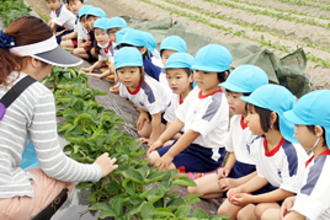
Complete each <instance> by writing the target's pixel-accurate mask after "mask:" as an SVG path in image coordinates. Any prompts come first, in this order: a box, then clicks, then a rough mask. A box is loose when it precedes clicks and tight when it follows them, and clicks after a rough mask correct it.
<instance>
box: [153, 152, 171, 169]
mask: <svg viewBox="0 0 330 220" xmlns="http://www.w3.org/2000/svg"><path fill="white" fill-rule="evenodd" d="M173 159H174V157H172V156H171V155H170V154H168V153H166V154H164V155H163V156H162V157H161V158H160V159H159V160H157V161H156V162H155V166H156V167H158V170H159V171H166V170H169V167H170V165H171V163H172V161H173Z"/></svg>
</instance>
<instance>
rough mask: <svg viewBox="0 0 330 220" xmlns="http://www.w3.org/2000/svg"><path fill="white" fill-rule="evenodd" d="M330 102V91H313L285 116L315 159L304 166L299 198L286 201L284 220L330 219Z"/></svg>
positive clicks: (283, 212)
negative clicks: (294, 126) (293, 124)
mask: <svg viewBox="0 0 330 220" xmlns="http://www.w3.org/2000/svg"><path fill="white" fill-rule="evenodd" d="M329 100H330V90H317V91H313V92H311V93H308V94H306V95H304V96H303V97H301V98H300V99H299V100H298V103H297V105H295V107H294V108H293V110H291V111H289V112H285V113H284V117H285V118H286V119H288V120H290V121H292V122H293V123H295V124H296V129H295V136H296V137H297V139H298V141H299V142H300V144H301V145H302V146H303V147H304V148H305V149H306V150H307V151H309V152H313V155H312V156H311V157H310V159H309V160H308V161H307V162H306V164H305V166H306V169H305V175H304V180H303V181H302V187H301V188H300V191H299V192H298V194H297V196H296V197H290V198H288V199H286V200H285V201H284V203H283V205H282V213H281V215H282V218H281V219H283V218H284V219H285V220H291V219H294V220H299V219H305V218H306V219H330V200H329V194H330V191H329V190H330V188H329V186H330V181H329V180H330V179H329V176H328V175H329V167H330V156H329V155H330V150H329V146H330V145H329V143H330V105H329ZM292 206H293V207H292ZM277 216H279V215H278V214H277ZM265 219H266V218H265ZM273 219H276V218H275V217H274V215H273ZM277 219H280V218H279V217H278V218H277Z"/></svg>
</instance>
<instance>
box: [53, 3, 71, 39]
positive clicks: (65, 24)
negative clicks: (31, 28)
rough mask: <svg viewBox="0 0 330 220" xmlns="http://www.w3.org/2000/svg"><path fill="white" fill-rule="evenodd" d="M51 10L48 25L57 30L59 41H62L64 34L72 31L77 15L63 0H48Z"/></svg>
mask: <svg viewBox="0 0 330 220" xmlns="http://www.w3.org/2000/svg"><path fill="white" fill-rule="evenodd" d="M47 5H48V8H49V9H50V10H51V12H50V18H51V20H50V22H49V23H48V25H49V26H50V28H51V29H52V30H53V31H54V32H55V35H56V40H57V43H59V44H60V43H61V39H62V36H64V35H66V34H69V33H71V32H72V30H73V28H74V23H75V21H76V16H75V15H74V14H72V12H70V11H69V10H68V9H67V8H66V7H65V5H63V4H62V1H61V0H47Z"/></svg>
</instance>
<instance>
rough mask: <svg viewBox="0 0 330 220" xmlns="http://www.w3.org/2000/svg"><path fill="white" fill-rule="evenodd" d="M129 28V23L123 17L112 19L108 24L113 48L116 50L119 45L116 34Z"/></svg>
mask: <svg viewBox="0 0 330 220" xmlns="http://www.w3.org/2000/svg"><path fill="white" fill-rule="evenodd" d="M124 28H127V23H126V21H125V19H123V18H121V17H112V18H110V19H109V22H108V35H109V38H110V40H111V42H112V48H113V50H115V48H116V45H117V39H116V34H117V32H118V31H120V30H122V29H124Z"/></svg>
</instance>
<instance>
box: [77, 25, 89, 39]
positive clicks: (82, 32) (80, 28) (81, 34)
mask: <svg viewBox="0 0 330 220" xmlns="http://www.w3.org/2000/svg"><path fill="white" fill-rule="evenodd" d="M77 33H78V37H77V38H78V40H85V41H87V39H88V37H87V34H88V31H87V30H86V28H85V27H84V25H83V24H82V23H81V22H78V25H77Z"/></svg>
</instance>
